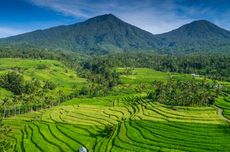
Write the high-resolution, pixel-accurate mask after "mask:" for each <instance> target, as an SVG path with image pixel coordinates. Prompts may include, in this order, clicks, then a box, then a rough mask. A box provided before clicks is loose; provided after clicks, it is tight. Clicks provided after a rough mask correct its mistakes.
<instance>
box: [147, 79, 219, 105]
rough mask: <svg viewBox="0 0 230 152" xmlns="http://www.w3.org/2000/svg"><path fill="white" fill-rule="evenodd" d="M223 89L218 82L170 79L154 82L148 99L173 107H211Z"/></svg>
mask: <svg viewBox="0 0 230 152" xmlns="http://www.w3.org/2000/svg"><path fill="white" fill-rule="evenodd" d="M222 88H223V86H222V85H220V84H218V83H217V82H216V81H213V82H208V81H206V80H195V79H194V78H193V79H191V80H177V79H174V78H170V79H169V80H168V81H167V82H166V83H164V82H163V81H154V82H153V89H152V91H151V92H149V93H148V96H147V98H148V99H152V100H154V101H157V102H159V103H162V104H166V105H172V106H209V105H211V104H213V103H214V102H215V98H216V97H217V96H218V95H219V94H220V93H221V90H222Z"/></svg>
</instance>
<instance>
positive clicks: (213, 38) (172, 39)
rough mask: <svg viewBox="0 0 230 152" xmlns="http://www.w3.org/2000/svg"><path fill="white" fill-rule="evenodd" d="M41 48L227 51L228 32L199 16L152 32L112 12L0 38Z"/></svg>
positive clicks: (9, 43) (17, 45)
mask: <svg viewBox="0 0 230 152" xmlns="http://www.w3.org/2000/svg"><path fill="white" fill-rule="evenodd" d="M9 46H13V48H22V49H23V48H25V49H28V48H41V49H52V50H67V51H74V52H84V53H94V54H106V53H114V52H127V51H131V52H155V53H156V52H157V53H160V54H162V53H163V54H164V53H166V54H188V53H189V54H190V53H196V52H199V53H228V54H229V53H230V51H229V50H230V32H229V31H227V30H225V29H223V28H220V27H218V26H216V25H215V24H213V23H211V22H209V21H206V20H198V21H194V22H192V23H189V24H186V25H183V26H181V27H180V28H178V29H175V30H173V31H170V32H167V33H163V34H158V35H153V34H151V33H149V32H147V31H144V30H142V29H140V28H137V27H135V26H133V25H131V24H128V23H126V22H124V21H122V20H121V19H119V18H117V17H116V16H114V15H112V14H105V15H101V16H96V17H93V18H90V19H88V20H86V21H84V22H81V23H76V24H72V25H62V26H57V27H53V28H50V29H45V30H37V31H34V32H30V33H25V34H21V35H16V36H12V37H8V38H3V39H0V47H7V48H8V47H9Z"/></svg>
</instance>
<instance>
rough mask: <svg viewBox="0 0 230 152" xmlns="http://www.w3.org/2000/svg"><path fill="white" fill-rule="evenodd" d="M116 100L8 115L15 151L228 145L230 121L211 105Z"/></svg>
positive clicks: (216, 147) (212, 148) (217, 148)
mask: <svg viewBox="0 0 230 152" xmlns="http://www.w3.org/2000/svg"><path fill="white" fill-rule="evenodd" d="M129 101H138V102H136V104H129V103H130V102H129ZM113 102H114V105H113V106H103V105H94V101H93V100H92V103H91V104H82V103H81V104H79V103H78V101H76V102H75V104H74V102H73V101H72V102H70V103H69V105H68V102H67V103H65V105H62V106H58V107H54V108H52V109H49V110H43V111H39V112H33V113H28V114H24V115H20V116H17V117H11V118H8V119H6V120H5V124H8V125H11V126H13V128H12V132H11V134H10V135H9V137H10V138H11V140H12V141H14V145H13V146H14V151H28V152H29V151H77V150H78V149H79V148H80V147H81V146H84V147H87V149H88V150H89V151H98V152H103V151H229V150H230V145H229V143H230V131H229V126H228V125H227V123H226V122H225V121H224V120H223V119H222V118H220V117H219V116H218V114H217V111H216V110H215V109H213V108H211V107H201V108H194V107H193V108H192V107H191V108H190V107H173V108H172V107H168V106H165V105H161V104H158V103H155V102H150V101H147V100H143V99H142V98H138V99H137V97H124V98H118V99H116V100H114V101H113ZM119 103H123V104H124V105H125V106H119V105H120V104H119Z"/></svg>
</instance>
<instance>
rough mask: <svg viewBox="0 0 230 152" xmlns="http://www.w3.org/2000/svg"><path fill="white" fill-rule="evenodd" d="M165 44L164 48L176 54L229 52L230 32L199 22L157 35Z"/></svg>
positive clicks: (205, 22) (203, 21) (206, 22)
mask: <svg viewBox="0 0 230 152" xmlns="http://www.w3.org/2000/svg"><path fill="white" fill-rule="evenodd" d="M156 36H157V37H158V38H160V39H161V40H162V41H163V42H164V47H163V48H165V49H166V50H169V51H176V53H181V52H183V53H185V52H196V51H202V52H205V51H207V52H216V53H218V52H228V53H229V48H230V32H229V31H227V30H225V29H223V28H220V27H218V26H216V25H215V24H213V23H211V22H209V21H206V20H198V21H193V22H191V23H189V24H186V25H183V26H181V27H180V28H178V29H175V30H173V31H170V32H168V33H163V34H159V35H156Z"/></svg>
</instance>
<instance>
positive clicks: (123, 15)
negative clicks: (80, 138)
mask: <svg viewBox="0 0 230 152" xmlns="http://www.w3.org/2000/svg"><path fill="white" fill-rule="evenodd" d="M109 13H110V14H114V15H115V16H117V17H119V18H120V19H122V20H124V21H126V22H128V23H130V24H133V25H135V26H137V27H139V28H141V29H144V30H146V31H149V32H151V33H153V34H159V33H164V32H168V31H170V30H173V29H175V28H178V27H180V26H182V25H183V24H187V23H189V22H192V21H194V20H200V19H205V20H209V21H211V22H213V23H215V24H217V25H218V26H220V27H222V28H225V29H227V30H230V24H229V23H230V0H0V38H2V37H8V36H12V35H17V34H21V33H25V32H30V31H34V30H37V29H46V28H49V27H53V26H58V25H68V24H74V23H77V22H82V21H85V20H87V19H88V18H91V17H94V16H97V15H102V14H109Z"/></svg>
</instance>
